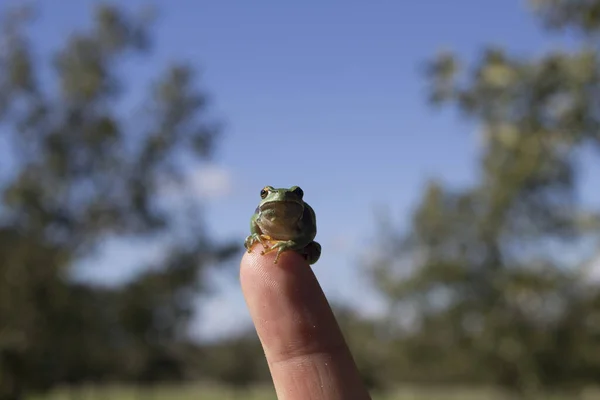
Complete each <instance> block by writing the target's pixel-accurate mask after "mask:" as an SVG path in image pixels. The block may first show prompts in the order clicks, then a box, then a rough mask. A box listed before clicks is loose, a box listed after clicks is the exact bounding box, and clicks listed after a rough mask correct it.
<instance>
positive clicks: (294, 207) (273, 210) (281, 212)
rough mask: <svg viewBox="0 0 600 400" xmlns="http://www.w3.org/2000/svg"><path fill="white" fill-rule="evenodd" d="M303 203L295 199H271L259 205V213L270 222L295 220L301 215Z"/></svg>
mask: <svg viewBox="0 0 600 400" xmlns="http://www.w3.org/2000/svg"><path fill="white" fill-rule="evenodd" d="M303 212H304V205H303V204H302V203H298V202H296V201H271V202H268V203H264V204H262V205H261V206H260V214H261V217H262V218H265V219H267V220H269V221H271V222H275V221H279V222H281V223H285V222H293V221H297V220H299V219H300V218H301V217H302V214H303Z"/></svg>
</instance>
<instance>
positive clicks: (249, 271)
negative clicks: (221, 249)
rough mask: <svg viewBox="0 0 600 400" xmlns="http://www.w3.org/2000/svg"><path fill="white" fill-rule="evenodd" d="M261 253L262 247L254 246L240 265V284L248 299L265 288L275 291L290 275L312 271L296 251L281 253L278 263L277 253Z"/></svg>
mask: <svg viewBox="0 0 600 400" xmlns="http://www.w3.org/2000/svg"><path fill="white" fill-rule="evenodd" d="M261 251H262V247H261V246H260V245H256V246H254V248H252V251H251V252H250V253H249V252H247V251H246V252H245V253H244V255H243V257H242V260H241V263H240V282H241V284H242V290H243V291H244V295H245V296H246V297H247V296H248V295H251V294H252V293H253V292H256V291H261V290H264V288H265V287H269V288H271V289H273V288H276V287H278V286H281V282H282V281H285V280H287V279H285V278H286V276H288V275H289V274H292V275H294V274H296V273H298V271H302V270H305V269H309V270H310V266H309V264H308V263H307V262H306V260H305V259H304V258H303V257H302V256H301V255H300V254H298V253H296V252H294V251H286V252H283V253H281V255H280V257H279V260H278V261H277V263H275V257H276V252H272V253H268V254H264V255H262V254H260V253H261Z"/></svg>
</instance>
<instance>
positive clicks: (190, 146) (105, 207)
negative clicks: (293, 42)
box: [0, 4, 237, 400]
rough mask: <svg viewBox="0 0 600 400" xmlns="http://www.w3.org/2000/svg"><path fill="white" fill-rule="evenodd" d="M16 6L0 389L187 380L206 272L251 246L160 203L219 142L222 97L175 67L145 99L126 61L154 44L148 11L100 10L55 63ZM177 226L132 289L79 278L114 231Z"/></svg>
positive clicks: (133, 233) (2, 225)
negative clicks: (130, 81)
mask: <svg viewBox="0 0 600 400" xmlns="http://www.w3.org/2000/svg"><path fill="white" fill-rule="evenodd" d="M2 11H4V12H5V15H4V18H3V23H2V25H1V27H2V32H1V33H2V34H1V36H0V41H1V43H2V45H1V46H0V136H2V140H3V143H5V144H6V146H7V147H6V148H5V149H2V150H3V152H2V154H3V157H2V158H0V165H1V167H2V172H3V174H2V177H1V179H0V194H1V197H0V198H1V199H2V200H1V203H0V253H1V254H2V257H1V258H2V260H1V262H0V277H1V279H0V300H1V301H0V399H2V400H16V399H20V398H22V396H23V395H24V393H25V391H28V392H29V391H43V390H46V389H48V388H50V387H52V386H54V385H56V384H59V383H61V382H63V383H77V382H83V381H102V380H112V379H117V378H118V379H125V380H127V379H129V380H136V381H153V380H156V379H183V378H185V377H186V376H187V375H186V374H187V366H186V361H185V360H186V359H185V354H186V353H187V352H188V349H189V347H194V345H192V344H191V343H189V339H188V338H187V336H186V334H185V332H186V329H187V323H188V321H189V319H190V317H191V314H192V311H193V304H194V302H195V301H196V299H197V294H198V293H199V292H200V291H202V290H203V289H204V287H203V286H202V284H201V283H202V282H201V279H200V278H201V273H202V271H203V270H204V268H205V267H206V266H208V265H209V264H211V263H215V262H218V261H220V260H224V259H226V258H228V257H229V256H231V255H232V254H233V253H234V252H235V251H236V250H237V246H235V245H228V244H225V245H223V244H218V243H213V242H212V241H211V240H210V238H209V237H207V236H206V235H205V234H204V230H203V229H201V226H198V224H197V223H196V221H198V218H197V217H195V218H188V219H187V221H189V222H190V224H189V225H186V226H183V227H182V226H181V224H180V222H178V221H180V220H181V218H179V217H180V215H179V214H180V211H179V209H176V210H173V209H169V208H168V207H165V206H164V204H161V203H160V202H159V200H160V194H161V192H160V191H161V190H162V187H163V186H162V185H163V183H164V182H169V181H173V180H177V179H179V178H180V177H181V176H182V174H183V173H184V171H185V168H186V166H189V165H197V164H198V163H199V162H202V161H203V160H207V159H208V158H209V157H210V155H211V154H212V152H213V150H214V147H215V145H216V140H217V139H218V133H219V130H218V129H217V125H216V124H215V123H213V122H211V121H210V118H208V108H207V106H208V102H207V96H206V94H205V93H204V92H203V91H201V90H198V89H197V85H196V80H195V77H194V71H193V69H192V68H191V67H190V66H187V65H185V64H176V65H173V66H171V67H170V68H168V69H167V70H166V71H164V72H163V73H162V75H161V76H160V77H159V78H158V79H157V80H156V81H154V82H146V84H147V93H146V94H145V95H144V96H143V98H144V99H146V100H144V102H143V103H141V104H135V105H134V106H133V107H132V106H131V103H132V101H134V100H135V99H136V97H137V96H131V93H130V91H131V89H130V88H129V87H128V85H127V82H126V80H125V78H124V75H123V74H124V69H123V68H124V67H123V66H124V65H127V63H128V62H131V61H133V62H135V61H136V58H135V57H138V56H139V57H143V56H146V57H148V56H151V54H152V46H151V45H152V43H151V37H150V30H151V25H150V22H151V21H149V20H147V18H145V15H141V16H139V17H138V16H136V15H134V14H129V13H127V12H125V11H123V10H121V9H120V8H118V7H116V6H109V5H104V4H99V5H98V6H97V8H96V11H95V14H94V18H93V24H92V25H91V26H90V27H89V29H87V30H85V31H83V32H77V33H74V34H72V35H71V36H69V37H68V38H67V40H66V42H65V43H64V45H63V46H62V47H61V48H59V49H58V50H56V51H55V52H54V53H53V54H51V56H50V58H45V57H42V56H41V55H40V54H37V53H36V51H35V50H36V47H35V41H34V40H32V38H30V36H29V35H28V30H27V24H28V23H29V22H30V21H31V16H32V14H31V12H30V10H27V9H17V10H2ZM144 62H148V60H144ZM182 160H186V162H187V164H185V163H184V162H182ZM192 206H194V205H192ZM192 208H194V207H192ZM174 229H184V230H185V231H186V235H185V237H186V239H185V240H181V241H179V242H178V243H177V246H174V247H172V248H170V249H169V251H168V254H167V257H166V259H165V260H163V261H161V262H160V263H158V264H157V265H153V266H149V267H152V268H150V269H149V271H148V272H146V273H143V274H141V275H140V276H138V277H137V278H135V279H134V280H133V281H132V282H130V283H128V284H126V285H125V286H123V287H118V288H100V287H93V286H90V285H87V284H81V283H76V282H73V280H72V279H71V272H72V267H73V265H74V264H75V263H76V262H78V261H79V260H81V259H82V258H84V257H87V256H90V255H92V254H93V251H94V250H95V249H96V246H97V245H98V244H99V243H100V242H101V241H103V240H104V239H105V238H107V237H114V236H122V237H123V236H127V237H134V238H135V237H148V238H149V237H151V236H153V237H156V235H159V234H165V233H168V232H173V231H174ZM188 231H189V232H188Z"/></svg>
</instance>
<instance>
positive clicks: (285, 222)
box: [244, 186, 321, 265]
mask: <svg viewBox="0 0 600 400" xmlns="http://www.w3.org/2000/svg"><path fill="white" fill-rule="evenodd" d="M260 199H261V200H260V202H259V204H258V206H257V207H256V210H254V214H253V215H252V217H251V218H250V235H249V236H248V237H247V238H246V240H245V242H244V247H245V248H246V249H247V250H248V253H251V252H252V247H253V246H254V245H255V244H256V243H260V244H261V245H262V246H263V248H264V250H262V251H261V253H260V254H261V255H265V254H268V253H271V252H274V251H277V254H276V256H275V259H274V261H273V263H274V264H277V262H278V261H279V258H280V256H281V254H282V253H283V252H285V251H295V252H296V253H298V254H300V255H301V256H303V257H304V259H305V260H306V261H307V262H308V264H309V265H312V264H314V263H316V262H317V261H318V260H319V258H320V257H321V245H320V244H319V243H318V242H316V241H315V240H314V239H315V237H316V236H317V219H316V215H315V211H314V210H313V208H312V207H311V206H310V205H308V203H306V202H305V201H304V191H303V190H302V189H301V188H300V187H299V186H292V187H290V188H289V189H288V188H279V189H277V188H274V187H273V186H265V187H263V188H262V189H261V191H260Z"/></svg>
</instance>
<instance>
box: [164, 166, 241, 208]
mask: <svg viewBox="0 0 600 400" xmlns="http://www.w3.org/2000/svg"><path fill="white" fill-rule="evenodd" d="M232 181H233V179H232V175H231V172H230V171H229V170H227V169H226V168H224V167H221V166H218V165H214V164H213V165H203V166H198V167H196V168H192V169H190V170H189V171H188V172H187V174H185V176H184V179H183V181H182V182H178V183H176V182H173V181H167V182H165V183H163V190H162V193H163V195H164V196H166V197H168V198H173V197H175V198H179V197H180V196H182V195H191V196H193V197H195V198H197V199H202V200H217V199H221V198H223V197H227V196H228V195H229V194H230V193H231V191H232V188H233V183H232Z"/></svg>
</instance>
